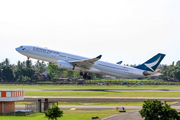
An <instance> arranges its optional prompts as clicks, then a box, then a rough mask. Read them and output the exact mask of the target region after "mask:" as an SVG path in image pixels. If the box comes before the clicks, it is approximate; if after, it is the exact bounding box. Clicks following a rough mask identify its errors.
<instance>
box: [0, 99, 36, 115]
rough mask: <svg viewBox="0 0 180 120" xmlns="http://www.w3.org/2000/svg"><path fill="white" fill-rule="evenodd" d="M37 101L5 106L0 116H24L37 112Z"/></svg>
mask: <svg viewBox="0 0 180 120" xmlns="http://www.w3.org/2000/svg"><path fill="white" fill-rule="evenodd" d="M38 109H39V108H38V102H33V103H31V104H25V105H15V108H14V107H9V106H6V107H5V108H4V112H2V111H1V113H0V116H26V115H30V114H32V113H36V112H38Z"/></svg>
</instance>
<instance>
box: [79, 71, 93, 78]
mask: <svg viewBox="0 0 180 120" xmlns="http://www.w3.org/2000/svg"><path fill="white" fill-rule="evenodd" d="M80 75H81V76H83V78H84V79H88V80H90V79H91V77H90V76H88V74H87V73H84V74H83V72H82V71H81V72H80Z"/></svg>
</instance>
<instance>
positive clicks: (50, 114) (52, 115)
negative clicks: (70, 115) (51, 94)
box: [44, 106, 63, 120]
mask: <svg viewBox="0 0 180 120" xmlns="http://www.w3.org/2000/svg"><path fill="white" fill-rule="evenodd" d="M44 113H45V117H47V118H48V120H49V119H51V120H57V117H63V111H61V110H60V108H59V107H58V106H52V108H49V109H48V110H47V111H45V112H44Z"/></svg>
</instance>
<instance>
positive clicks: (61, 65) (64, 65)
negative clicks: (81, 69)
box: [57, 61, 74, 70]
mask: <svg viewBox="0 0 180 120" xmlns="http://www.w3.org/2000/svg"><path fill="white" fill-rule="evenodd" d="M57 65H58V67H59V68H64V69H69V70H72V69H73V68H74V66H73V65H72V64H70V63H68V62H65V61H58V63H57Z"/></svg>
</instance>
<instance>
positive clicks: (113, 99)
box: [21, 96, 180, 103]
mask: <svg viewBox="0 0 180 120" xmlns="http://www.w3.org/2000/svg"><path fill="white" fill-rule="evenodd" d="M46 98H48V101H49V102H86V103H89V102H143V101H144V100H147V99H151V100H154V99H158V100H161V101H166V102H174V101H180V97H52V96H25V97H24V100H22V101H23V102H35V101H38V99H41V100H42V102H44V101H45V99H46ZM22 101H21V102H22Z"/></svg>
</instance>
